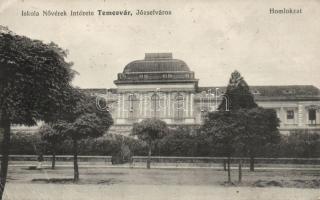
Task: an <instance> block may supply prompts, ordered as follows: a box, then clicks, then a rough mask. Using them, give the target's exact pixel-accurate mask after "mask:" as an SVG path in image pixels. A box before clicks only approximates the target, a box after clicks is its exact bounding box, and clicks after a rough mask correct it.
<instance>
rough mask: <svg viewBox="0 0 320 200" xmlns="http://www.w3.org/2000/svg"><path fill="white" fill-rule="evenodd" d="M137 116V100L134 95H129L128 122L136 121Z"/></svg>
mask: <svg viewBox="0 0 320 200" xmlns="http://www.w3.org/2000/svg"><path fill="white" fill-rule="evenodd" d="M138 114H139V99H138V98H137V96H136V95H135V94H129V96H128V118H129V119H130V120H136V119H138V117H139V116H138Z"/></svg>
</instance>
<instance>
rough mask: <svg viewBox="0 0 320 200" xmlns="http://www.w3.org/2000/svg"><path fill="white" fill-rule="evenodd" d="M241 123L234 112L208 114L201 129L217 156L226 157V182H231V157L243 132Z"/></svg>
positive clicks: (237, 147)
mask: <svg viewBox="0 0 320 200" xmlns="http://www.w3.org/2000/svg"><path fill="white" fill-rule="evenodd" d="M240 123H241V121H240V120H239V117H238V116H237V113H235V112H228V111H218V112H210V113H208V116H207V118H206V120H205V122H204V124H203V126H202V127H201V133H202V134H205V135H207V137H208V140H209V141H211V143H212V144H213V146H214V148H215V151H216V153H217V154H221V155H224V156H226V157H228V160H227V171H228V182H229V183H230V182H231V170H230V162H231V156H232V155H233V154H234V153H235V152H236V151H237V149H239V143H238V142H239V136H240V135H241V133H242V132H243V127H242V126H241V125H240Z"/></svg>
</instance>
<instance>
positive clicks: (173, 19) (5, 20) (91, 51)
mask: <svg viewBox="0 0 320 200" xmlns="http://www.w3.org/2000/svg"><path fill="white" fill-rule="evenodd" d="M270 8H274V9H283V8H287V9H289V8H292V9H302V13H301V14H285V15H284V14H270V13H269V12H270V11H269V10H270ZM125 9H126V10H130V11H131V12H132V13H133V16H98V15H97V10H105V11H113V10H114V11H116V10H125ZM137 9H141V10H153V9H155V10H169V11H171V13H172V15H168V16H136V15H135V12H136V10H137ZM22 10H24V11H38V12H39V13H40V16H37V17H36V16H21V12H22ZM43 10H52V11H54V10H59V11H62V10H65V11H66V12H67V13H68V14H69V12H70V10H74V11H75V10H78V11H79V10H82V11H94V12H95V16H86V17H83V16H78V17H74V16H64V17H56V16H55V17H45V16H41V15H42V11H43ZM0 25H3V26H7V27H8V28H9V29H10V30H12V31H13V32H15V33H16V34H19V35H25V36H27V37H30V38H32V39H38V40H42V41H44V42H46V43H49V42H51V41H53V42H55V43H57V44H58V45H59V46H60V47H62V48H64V49H68V51H69V55H68V58H67V59H68V60H69V61H72V62H73V63H74V66H73V69H74V70H76V71H77V72H78V73H79V75H77V76H76V77H75V79H74V80H73V84H74V85H75V86H79V87H81V88H115V85H114V84H113V81H114V80H115V79H116V78H117V73H121V72H122V71H123V68H124V67H125V65H126V64H128V63H129V62H131V61H133V60H138V59H143V58H144V54H145V53H148V52H149V53H155V52H172V53H173V57H174V58H177V59H181V60H184V61H185V62H186V63H187V65H188V66H189V68H190V69H191V70H192V71H194V72H195V76H196V78H198V79H199V80H200V81H199V86H224V85H227V83H228V80H229V77H230V74H231V72H232V71H234V70H238V71H239V72H240V73H241V74H242V76H243V77H244V79H245V80H246V81H247V83H248V84H249V85H315V86H317V87H319V88H320V73H319V72H320V59H319V53H320V37H319V36H320V1H319V0H290V1H289V0H282V1H278V0H268V1H264V0H243V1H239V0H180V1H178V0H158V1H150V0H133V1H116V0H112V1H110V0H68V1H67V0H46V1H43V0H0Z"/></svg>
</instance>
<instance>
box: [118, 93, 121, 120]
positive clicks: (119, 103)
mask: <svg viewBox="0 0 320 200" xmlns="http://www.w3.org/2000/svg"><path fill="white" fill-rule="evenodd" d="M118 118H121V95H120V94H118Z"/></svg>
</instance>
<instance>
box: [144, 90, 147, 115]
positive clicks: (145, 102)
mask: <svg viewBox="0 0 320 200" xmlns="http://www.w3.org/2000/svg"><path fill="white" fill-rule="evenodd" d="M147 95H148V94H147V93H145V94H144V108H143V111H144V115H143V116H144V117H147Z"/></svg>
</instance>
